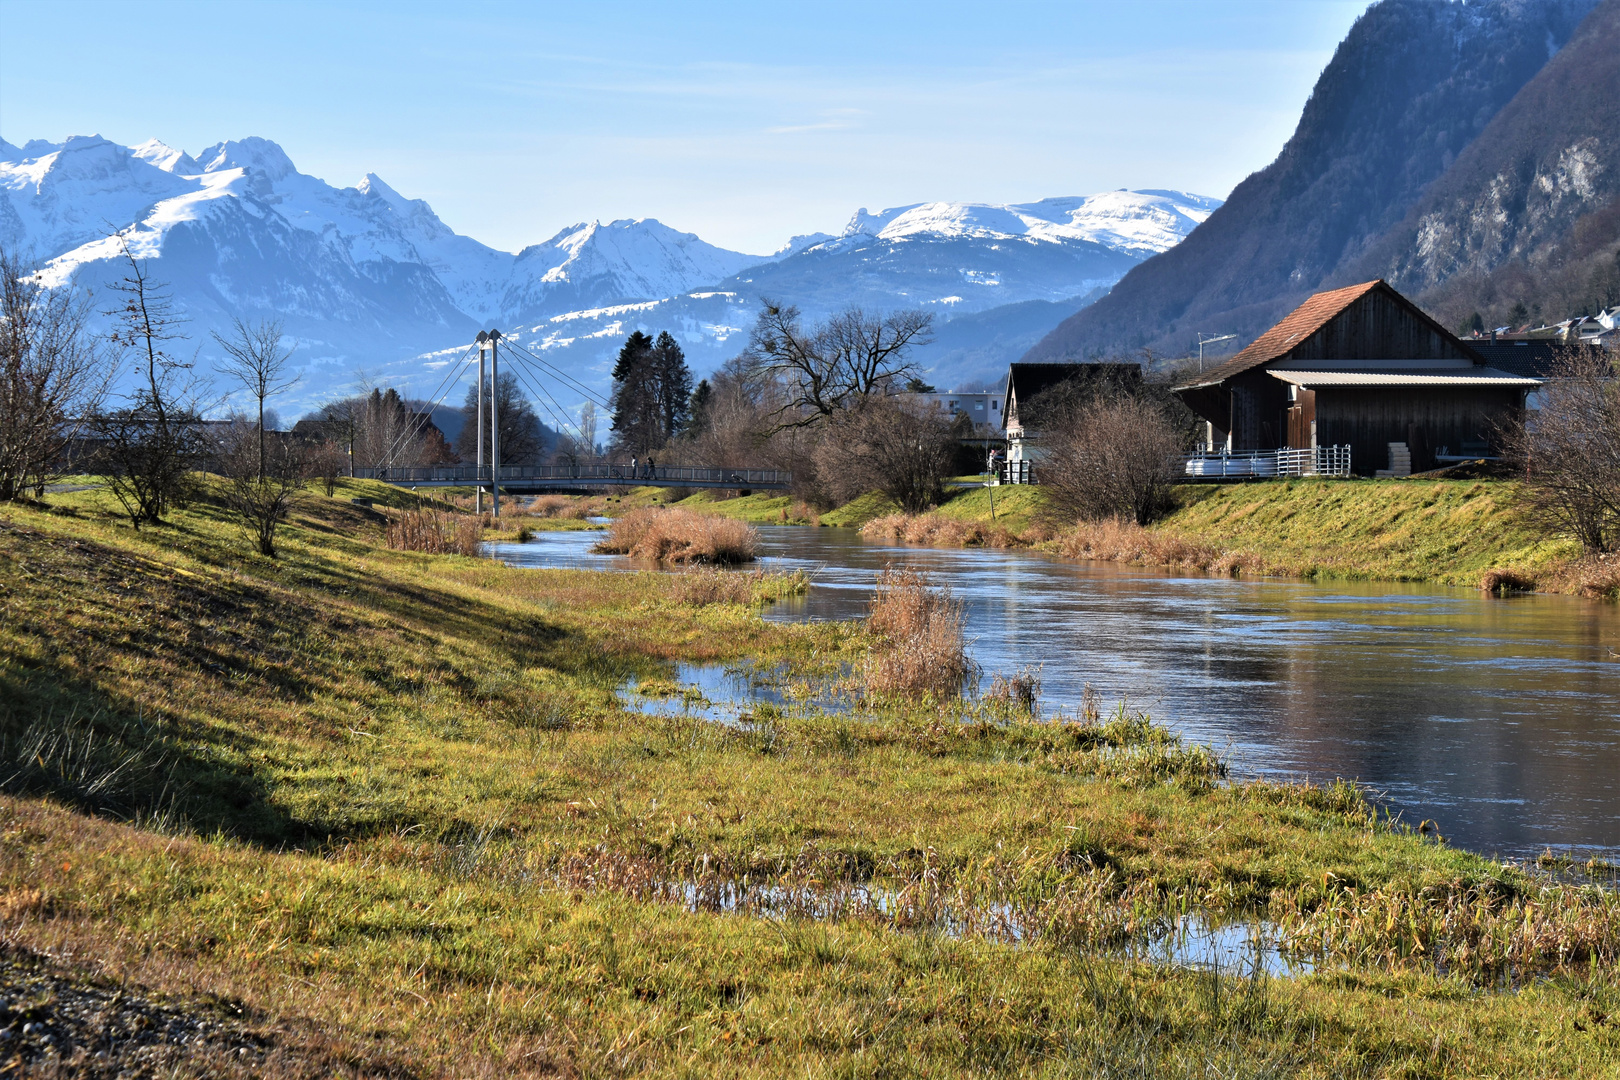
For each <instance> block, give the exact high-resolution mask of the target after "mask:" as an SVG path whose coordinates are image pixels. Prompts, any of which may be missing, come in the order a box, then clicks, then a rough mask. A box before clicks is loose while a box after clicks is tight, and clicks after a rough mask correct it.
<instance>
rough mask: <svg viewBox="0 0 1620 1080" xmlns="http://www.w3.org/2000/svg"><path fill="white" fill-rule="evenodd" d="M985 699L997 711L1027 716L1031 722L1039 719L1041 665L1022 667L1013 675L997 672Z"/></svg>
mask: <svg viewBox="0 0 1620 1080" xmlns="http://www.w3.org/2000/svg"><path fill="white" fill-rule="evenodd" d="M984 699H985V701H986V702H988V703H989V704H990V705H991V706H992V707H993V708H994V709H996V710H997V711H1000V712H1006V713H1011V714H1015V715H1022V716H1027V717H1029V718H1030V719H1031V720H1035V719H1038V718H1039V717H1040V708H1041V668H1040V667H1039V665H1037V666H1035V667H1021V668H1019V669H1018V670H1017V671H1015V672H1013V673H1012V674H1011V675H1004V674H1002V673H1001V672H999V671H998V672H996V675H995V678H994V679H992V680H991V682H990V689H989V690H986V691H985V694H984Z"/></svg>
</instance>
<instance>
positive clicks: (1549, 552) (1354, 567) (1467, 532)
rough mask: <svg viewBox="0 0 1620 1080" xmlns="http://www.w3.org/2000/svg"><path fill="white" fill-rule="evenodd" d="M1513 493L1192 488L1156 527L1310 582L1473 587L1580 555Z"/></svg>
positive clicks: (1390, 483) (1435, 487) (1408, 483)
mask: <svg viewBox="0 0 1620 1080" xmlns="http://www.w3.org/2000/svg"><path fill="white" fill-rule="evenodd" d="M1518 491H1519V485H1518V484H1517V483H1514V482H1511V481H1478V480H1435V481H1421V480H1360V481H1327V480H1286V481H1271V482H1264V483H1257V484H1237V485H1230V486H1221V485H1214V484H1209V485H1196V486H1188V487H1185V488H1183V489H1181V495H1182V507H1181V509H1179V510H1177V511H1176V512H1175V513H1174V514H1172V515H1171V516H1170V517H1169V518H1167V519H1166V520H1165V521H1163V522H1162V523H1160V524H1159V525H1156V526H1155V529H1156V530H1159V531H1164V532H1173V533H1176V534H1179V535H1183V536H1187V537H1190V538H1195V539H1197V540H1199V541H1201V542H1203V543H1208V544H1214V545H1217V546H1220V547H1223V548H1227V549H1232V550H1241V551H1252V552H1255V553H1257V554H1259V555H1261V556H1263V557H1264V558H1265V559H1266V560H1267V561H1269V562H1271V563H1273V564H1275V565H1277V566H1279V567H1283V568H1288V569H1292V570H1294V571H1295V572H1299V573H1305V574H1311V575H1314V576H1324V577H1346V578H1377V579H1381V580H1386V581H1432V582H1436V583H1439V584H1448V585H1468V586H1473V585H1477V584H1478V583H1479V580H1480V577H1481V576H1482V575H1483V574H1484V572H1485V571H1486V570H1489V569H1492V568H1495V567H1518V568H1524V569H1538V568H1543V567H1547V566H1550V565H1552V564H1554V563H1557V562H1559V561H1562V560H1566V559H1570V558H1573V557H1575V556H1577V555H1579V554H1580V548H1579V545H1577V544H1576V543H1575V542H1574V541H1572V540H1570V539H1568V538H1564V537H1555V536H1548V535H1546V534H1544V533H1542V532H1540V531H1539V530H1537V529H1536V528H1534V527H1533V526H1532V525H1531V524H1529V522H1528V521H1527V520H1526V517H1525V514H1524V512H1523V510H1522V509H1521V508H1520V507H1519V506H1517V505H1516V499H1517V497H1518Z"/></svg>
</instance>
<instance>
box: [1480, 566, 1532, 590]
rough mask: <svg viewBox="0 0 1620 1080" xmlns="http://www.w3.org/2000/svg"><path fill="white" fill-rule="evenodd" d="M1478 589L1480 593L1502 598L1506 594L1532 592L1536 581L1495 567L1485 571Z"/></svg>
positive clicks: (1514, 571)
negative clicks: (1492, 594)
mask: <svg viewBox="0 0 1620 1080" xmlns="http://www.w3.org/2000/svg"><path fill="white" fill-rule="evenodd" d="M1479 587H1480V590H1481V591H1482V592H1488V593H1494V594H1496V595H1498V596H1503V595H1506V594H1508V593H1516V592H1534V591H1535V589H1536V580H1535V578H1533V577H1531V576H1530V575H1528V574H1525V573H1522V572H1520V571H1518V570H1510V569H1507V568H1504V567H1497V568H1494V569H1491V570H1487V571H1485V574H1484V576H1483V577H1481V578H1480V579H1479Z"/></svg>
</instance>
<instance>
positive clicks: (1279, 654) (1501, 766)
mask: <svg viewBox="0 0 1620 1080" xmlns="http://www.w3.org/2000/svg"><path fill="white" fill-rule="evenodd" d="M760 533H761V536H762V539H763V548H764V553H765V555H766V557H767V558H766V560H765V562H764V565H766V566H768V567H771V568H776V569H795V568H801V567H802V568H804V569H807V570H810V571H812V572H813V573H814V574H815V583H814V586H813V587H812V588H811V590H810V592H809V594H808V595H807V596H805V597H803V598H798V599H795V600H792V601H790V602H787V603H783V604H778V605H775V606H774V607H772V608H771V609H768V610H767V612H766V615H765V617H766V618H768V619H784V620H803V619H845V618H855V617H858V616H860V615H862V614H863V613H864V609H865V603H866V601H867V599H868V598H869V597H870V596H871V593H872V583H873V579H874V578H875V577H876V575H877V574H878V573H879V572H880V571H881V570H882V569H883V568H884V566H886V565H889V564H891V563H893V564H904V565H908V566H912V567H915V568H918V569H923V570H927V571H928V572H929V573H930V574H931V575H933V577H934V578H935V580H936V581H938V582H940V583H943V584H948V585H949V586H950V587H951V589H952V590H953V591H954V592H955V593H956V595H957V596H958V597H960V598H961V599H962V600H963V601H964V602H965V605H966V611H967V619H968V634H969V637H970V638H971V642H972V643H971V649H970V651H971V653H972V655H973V657H974V659H975V660H977V661H978V662H979V664H980V665H982V667H983V669H984V672H985V678H986V679H987V680H988V679H989V677H990V676H991V675H993V674H994V673H995V672H998V671H1001V672H1011V671H1014V670H1017V669H1018V668H1020V667H1024V666H1033V665H1039V666H1040V669H1041V681H1042V695H1041V699H1042V702H1043V705H1044V706H1045V707H1046V708H1047V709H1048V711H1050V710H1052V709H1055V708H1066V709H1071V710H1072V709H1073V708H1075V707H1076V706H1077V705H1078V704H1079V702H1080V699H1081V696H1082V694H1083V693H1084V690H1085V687H1086V686H1087V684H1089V685H1090V686H1091V687H1092V688H1093V689H1094V690H1095V691H1096V693H1097V694H1098V695H1099V696H1100V697H1101V699H1102V701H1103V702H1105V703H1108V702H1116V701H1118V700H1120V699H1125V700H1127V701H1128V702H1129V703H1130V704H1131V706H1132V707H1134V708H1141V709H1143V710H1145V711H1147V712H1148V713H1149V714H1151V715H1152V716H1153V717H1154V718H1155V719H1156V720H1158V721H1160V722H1161V723H1165V724H1167V725H1169V726H1170V727H1172V728H1174V729H1176V730H1177V731H1179V732H1181V733H1182V734H1183V735H1184V736H1186V737H1187V738H1189V739H1191V740H1194V741H1197V742H1203V743H1209V744H1211V745H1213V746H1214V747H1215V748H1216V749H1217V750H1219V751H1221V752H1222V753H1223V754H1224V755H1225V756H1226V757H1227V758H1228V760H1229V762H1230V764H1231V766H1232V769H1233V772H1234V774H1236V775H1239V776H1272V777H1295V778H1299V777H1308V778H1310V779H1312V780H1319V781H1326V780H1332V779H1334V778H1336V777H1346V778H1350V779H1355V780H1358V781H1360V782H1361V783H1363V784H1366V785H1369V786H1370V787H1371V788H1373V789H1374V790H1375V791H1378V792H1381V793H1383V798H1384V801H1385V802H1386V803H1387V804H1388V805H1389V806H1390V808H1391V809H1392V810H1393V811H1396V812H1399V813H1400V814H1401V815H1403V819H1404V820H1405V821H1407V822H1409V823H1411V824H1414V825H1415V824H1418V823H1419V822H1421V821H1423V820H1432V821H1434V822H1435V823H1436V824H1437V825H1438V827H1439V830H1440V832H1441V833H1442V834H1443V835H1444V836H1445V837H1446V839H1447V840H1449V841H1451V842H1452V843H1454V844H1457V845H1460V846H1462V847H1466V848H1471V849H1473V850H1476V851H1481V852H1484V853H1486V854H1497V855H1502V856H1513V857H1520V858H1523V857H1533V856H1535V855H1537V854H1539V853H1541V852H1542V851H1543V850H1544V849H1546V848H1548V847H1551V848H1553V849H1554V850H1555V851H1557V852H1559V853H1569V854H1574V855H1577V856H1579V857H1581V858H1584V857H1586V856H1587V855H1591V854H1598V855H1603V856H1606V857H1609V858H1615V857H1617V856H1620V658H1617V657H1616V655H1615V650H1617V649H1620V608H1617V607H1616V605H1613V604H1609V603H1602V602H1598V601H1589V600H1581V599H1577V598H1573V597H1563V596H1522V597H1514V598H1511V599H1497V598H1492V597H1489V596H1485V595H1483V594H1481V593H1479V592H1477V591H1474V590H1465V589H1447V588H1437V587H1434V586H1419V585H1402V584H1389V583H1337V582H1336V583H1327V584H1316V583H1312V582H1303V581H1289V580H1283V579H1253V578H1245V579H1231V578H1221V577H1186V576H1177V575H1173V574H1169V573H1159V572H1155V571H1152V570H1144V569H1141V568H1127V567H1120V566H1118V565H1115V564H1111V563H1091V562H1078V561H1074V560H1067V559H1060V558H1056V557H1053V556H1048V555H1044V554H1039V553H1032V552H1027V551H995V550H982V549H966V550H960V549H954V548H952V549H941V548H921V547H912V546H908V545H895V544H887V543H878V542H872V541H867V540H864V539H862V538H861V537H860V536H859V535H858V534H857V533H856V532H855V531H854V530H851V529H815V528H805V527H779V528H763V529H761V530H760ZM599 535H600V534H594V533H580V532H572V533H570V532H555V533H542V534H540V535H539V536H538V537H537V539H536V540H535V541H534V542H532V543H528V544H498V545H492V552H491V553H492V554H493V555H494V556H495V557H496V558H499V559H502V560H503V561H506V562H509V563H512V564H514V565H519V566H579V567H592V568H602V569H610V568H624V569H630V568H631V565H630V563H629V562H628V560H625V559H623V558H620V557H617V556H598V555H590V554H589V553H588V548H589V547H590V545H591V544H592V543H594V542H595V540H596V539H597V537H598V536H599Z"/></svg>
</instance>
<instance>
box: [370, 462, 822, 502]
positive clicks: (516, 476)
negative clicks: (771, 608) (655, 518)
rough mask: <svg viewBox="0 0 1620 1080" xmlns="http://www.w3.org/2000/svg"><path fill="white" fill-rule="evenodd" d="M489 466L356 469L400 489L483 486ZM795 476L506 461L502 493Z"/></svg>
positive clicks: (782, 486)
mask: <svg viewBox="0 0 1620 1080" xmlns="http://www.w3.org/2000/svg"><path fill="white" fill-rule="evenodd" d="M490 471H491V470H490V467H489V466H488V465H403V466H373V467H367V468H361V467H356V468H355V470H354V475H355V476H356V477H357V478H360V479H366V480H381V481H382V482H383V483H386V484H394V485H396V486H398V487H411V488H418V487H483V488H487V487H489V486H490V484H491V483H492V478H491V476H490ZM792 483H793V474H792V473H791V472H785V471H783V470H781V469H709V468H703V467H701V466H688V465H658V466H656V467H652V468H649V467H648V466H646V465H637V466H636V467H634V468H632V467H631V466H629V465H608V464H598V465H502V466H501V476H500V486H501V490H502V491H503V492H509V493H511V494H514V495H532V494H538V493H539V492H543V491H566V490H570V489H587V488H602V487H615V486H616V487H670V488H740V489H745V490H750V491H758V490H767V491H785V490H787V488H788V486H789V485H790V484H792Z"/></svg>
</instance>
